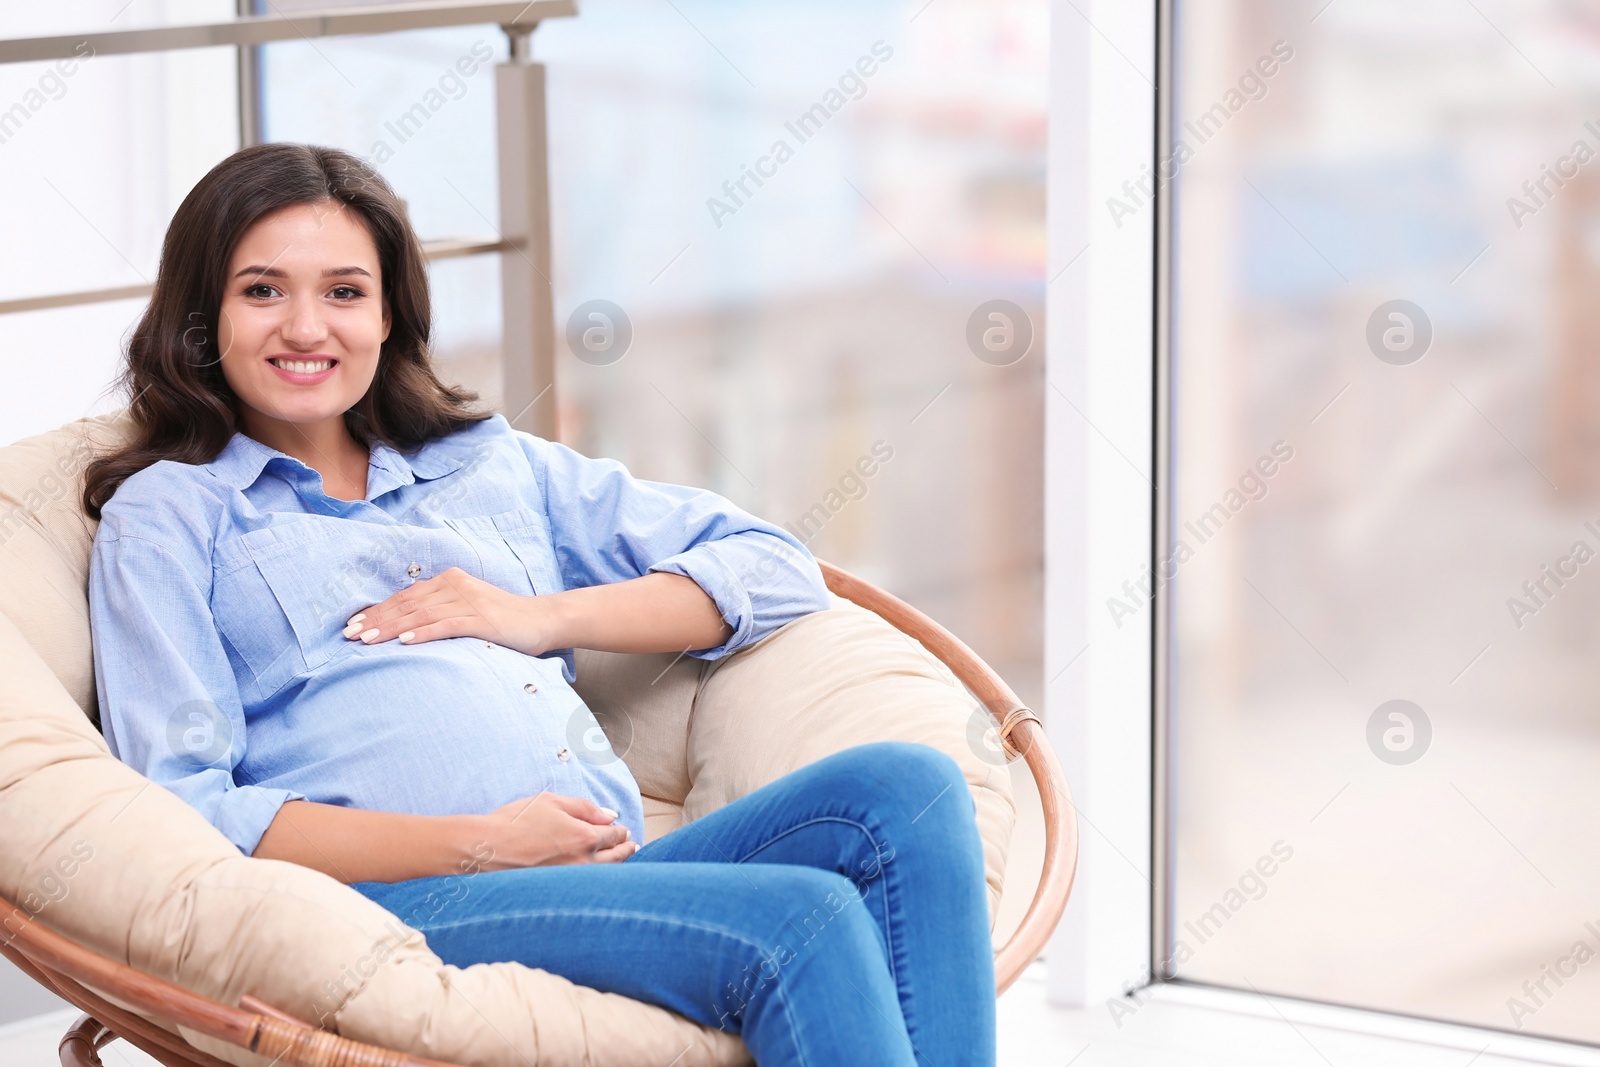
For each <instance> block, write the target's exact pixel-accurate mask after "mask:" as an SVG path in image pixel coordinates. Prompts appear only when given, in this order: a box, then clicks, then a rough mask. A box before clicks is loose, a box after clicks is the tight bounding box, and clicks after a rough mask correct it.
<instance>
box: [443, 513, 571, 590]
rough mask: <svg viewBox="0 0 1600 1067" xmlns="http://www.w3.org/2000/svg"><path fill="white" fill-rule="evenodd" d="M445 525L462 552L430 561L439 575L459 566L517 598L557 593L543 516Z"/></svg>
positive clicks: (509, 516)
mask: <svg viewBox="0 0 1600 1067" xmlns="http://www.w3.org/2000/svg"><path fill="white" fill-rule="evenodd" d="M444 521H445V523H446V525H448V526H449V527H450V529H451V530H452V531H454V532H455V534H456V535H457V537H458V538H459V539H460V549H461V551H460V552H459V553H457V552H453V551H452V550H451V547H450V546H444V547H442V548H441V550H440V551H439V552H438V553H437V554H436V557H435V560H434V562H435V565H436V566H437V568H438V570H439V571H442V570H444V569H445V568H447V567H450V566H458V567H460V568H461V569H462V570H464V571H467V572H468V573H469V574H474V575H476V576H477V577H479V578H482V579H483V580H484V581H486V582H488V583H489V584H490V585H493V586H496V587H498V588H500V589H504V590H506V591H507V592H508V593H515V594H517V595H518V596H542V595H544V594H545V593H559V592H561V589H562V586H561V581H560V578H559V576H558V574H557V571H556V565H555V553H554V551H553V550H552V549H551V545H550V527H549V524H548V523H547V522H546V521H545V517H544V513H543V512H541V511H539V510H538V509H536V508H516V509H515V510H512V511H505V512H500V513H499V514H495V515H480V516H473V517H470V518H451V519H446V520H444ZM434 573H437V571H435V572H434Z"/></svg>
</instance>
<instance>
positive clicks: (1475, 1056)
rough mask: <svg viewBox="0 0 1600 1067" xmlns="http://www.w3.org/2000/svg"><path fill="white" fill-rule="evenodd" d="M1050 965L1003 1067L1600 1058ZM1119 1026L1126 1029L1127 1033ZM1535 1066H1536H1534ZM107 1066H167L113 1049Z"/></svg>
mask: <svg viewBox="0 0 1600 1067" xmlns="http://www.w3.org/2000/svg"><path fill="white" fill-rule="evenodd" d="M1044 990H1045V983H1044V972H1043V969H1042V966H1040V965H1035V967H1034V968H1032V969H1030V970H1029V972H1028V973H1027V974H1025V975H1023V977H1022V978H1021V979H1020V980H1019V981H1018V982H1017V984H1016V985H1014V986H1013V987H1012V988H1011V989H1009V990H1007V991H1006V994H1005V996H1003V997H1001V998H1000V1006H999V1032H1000V1042H999V1052H1000V1055H999V1067H1358V1065H1359V1067H1520V1065H1524V1064H1529V1063H1549V1064H1563V1065H1571V1067H1594V1065H1600V1049H1596V1050H1578V1049H1572V1050H1570V1052H1567V1053H1566V1054H1561V1053H1562V1052H1563V1051H1565V1050H1564V1049H1562V1048H1560V1047H1556V1048H1554V1050H1553V1052H1552V1054H1550V1055H1545V1056H1540V1055H1537V1054H1534V1053H1528V1052H1526V1051H1523V1052H1520V1053H1518V1052H1517V1051H1516V1050H1508V1049H1505V1048H1502V1046H1503V1045H1509V1044H1514V1043H1515V1041H1516V1039H1514V1038H1506V1039H1500V1038H1496V1037H1493V1036H1490V1037H1485V1038H1484V1039H1483V1043H1482V1044H1476V1043H1475V1042H1472V1041H1471V1038H1470V1037H1469V1039H1468V1043H1471V1044H1473V1047H1465V1048H1442V1047H1437V1046H1433V1045H1424V1044H1419V1043H1417V1042H1415V1041H1409V1040H1400V1039H1396V1038H1393V1037H1379V1036H1374V1035H1370V1034H1359V1033H1353V1032H1351V1031H1349V1030H1345V1029H1338V1028H1335V1027H1333V1026H1319V1025H1313V1024H1308V1023H1305V1022H1299V1023H1291V1022H1289V1021H1288V1020H1287V1019H1285V1018H1283V1017H1282V1016H1279V1015H1263V1016H1257V1015H1250V1014H1241V1013H1237V1012H1234V1011H1225V1010H1219V1009H1218V1008H1217V1007H1215V1006H1209V1005H1199V1004H1192V1003H1180V1002H1178V1001H1177V999H1175V998H1174V999H1169V998H1168V997H1167V996H1165V995H1164V993H1163V992H1159V991H1158V992H1157V993H1155V994H1154V995H1152V996H1150V997H1149V998H1148V999H1146V1000H1145V1001H1144V1002H1143V1003H1142V1004H1137V1005H1136V1011H1135V1013H1134V1014H1132V1015H1123V1016H1120V1017H1119V1018H1118V1019H1113V1018H1112V1016H1111V1013H1110V1012H1108V1011H1107V1010H1106V1009H1105V1007H1103V1006H1097V1007H1094V1008H1087V1009H1069V1008H1060V1007H1052V1006H1050V1005H1047V1004H1046V1003H1045V994H1044ZM76 1014H77V1013H76V1012H75V1011H65V1012H55V1013H52V1014H50V1015H45V1016H40V1017H38V1018H36V1019H34V1020H31V1021H26V1022H22V1023H14V1024H12V1025H10V1026H6V1027H0V1064H4V1065H5V1067H59V1063H60V1061H59V1060H58V1059H57V1058H56V1043H57V1042H58V1041H59V1040H60V1039H61V1034H62V1033H63V1032H64V1031H65V1030H66V1028H67V1026H68V1025H69V1023H70V1022H71V1021H72V1019H74V1018H75V1017H76ZM1118 1022H1120V1023H1121V1025H1120V1026H1118V1025H1117V1024H1118ZM1530 1057H1531V1058H1530ZM101 1058H102V1059H103V1061H104V1062H105V1065H106V1067H158V1065H157V1064H156V1063H155V1061H154V1060H152V1059H150V1058H149V1057H147V1056H145V1055H144V1054H142V1053H140V1052H137V1051H133V1050H130V1049H129V1047H128V1046H127V1045H125V1044H123V1043H121V1042H114V1043H113V1044H111V1045H109V1046H107V1047H106V1048H105V1049H103V1050H102V1052H101Z"/></svg>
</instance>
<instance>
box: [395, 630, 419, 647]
mask: <svg viewBox="0 0 1600 1067" xmlns="http://www.w3.org/2000/svg"><path fill="white" fill-rule="evenodd" d="M415 636H417V633H416V631H415V630H407V631H406V632H405V633H403V634H401V635H400V637H399V641H400V643H401V644H402V645H403V644H405V643H406V642H407V641H410V640H411V639H412V638H413V637H415Z"/></svg>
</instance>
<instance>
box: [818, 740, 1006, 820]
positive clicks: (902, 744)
mask: <svg viewBox="0 0 1600 1067" xmlns="http://www.w3.org/2000/svg"><path fill="white" fill-rule="evenodd" d="M836 756H837V757H840V759H839V765H838V773H839V774H841V775H842V776H844V777H846V778H848V779H850V780H852V781H856V782H877V783H881V785H882V786H883V787H884V788H887V789H889V790H892V791H894V792H896V793H898V794H900V795H901V796H902V797H903V798H904V799H905V801H906V803H908V804H910V805H911V816H912V818H917V817H918V816H920V815H921V814H923V813H924V812H927V813H930V814H931V805H932V803H933V802H934V801H935V799H939V800H941V801H942V800H946V799H954V801H955V802H956V803H957V804H958V805H961V806H962V807H963V810H964V812H965V814H966V815H968V816H971V815H972V814H973V812H974V810H975V809H974V807H973V803H972V793H971V791H970V790H969V789H968V788H967V779H966V774H965V773H964V772H963V771H962V770H961V765H960V764H959V763H957V762H956V761H955V759H954V758H952V757H951V756H950V755H949V754H948V753H946V752H943V751H941V750H939V749H937V748H935V747H933V746H932V745H928V744H924V743H922V742H920V741H872V742H868V743H867V744H864V745H857V746H855V747H854V748H849V749H845V750H844V751H843V752H840V753H837V754H836Z"/></svg>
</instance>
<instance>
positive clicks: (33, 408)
mask: <svg viewBox="0 0 1600 1067" xmlns="http://www.w3.org/2000/svg"><path fill="white" fill-rule="evenodd" d="M71 7H72V10H71V11H67V10H66V9H65V8H64V7H62V6H61V5H46V4H30V3H21V2H7V0H0V26H3V30H0V32H3V33H4V34H5V35H6V36H8V37H28V36H39V35H46V34H54V33H63V32H67V31H69V30H72V29H84V28H97V29H106V28H112V29H121V28H132V27H133V26H134V25H148V24H152V23H160V22H162V21H167V16H168V15H170V16H171V20H173V21H177V20H180V16H181V19H182V20H189V19H199V18H225V17H228V15H229V12H230V11H231V10H232V8H231V4H230V3H223V2H218V0H208V2H206V3H188V4H172V5H168V6H167V8H166V9H163V8H162V7H161V5H156V4H148V3H143V2H142V0H136V2H135V3H134V4H131V5H127V4H123V3H114V4H100V3H84V4H82V5H71ZM124 7H125V8H126V10H120V9H122V8H124ZM58 9H59V10H58ZM119 10H120V14H119ZM163 11H165V12H166V14H162V12H163ZM156 15H161V17H159V18H158V17H155V16H156ZM144 16H149V17H144ZM136 19H137V21H136ZM236 100H237V97H236V74H235V52H234V50H233V49H230V48H205V49H196V50H193V51H184V52H172V53H166V54H155V55H139V56H113V55H104V56H99V55H92V54H86V55H84V56H83V57H81V58H78V59H72V60H62V61H52V62H45V63H20V64H5V65H0V201H3V202H4V203H5V204H6V205H8V208H7V210H6V211H4V212H0V250H3V251H4V253H5V254H4V255H0V300H16V299H22V298H27V297H36V296H48V295H54V294H60V293H67V292H77V291H82V290H93V289H110V288H120V287H124V286H137V285H140V284H142V283H148V282H151V281H153V280H154V279H155V273H156V266H157V263H158V261H159V258H160V252H161V239H162V236H163V235H164V234H165V232H166V227H167V221H168V220H169V219H170V218H171V217H172V212H173V211H174V210H175V209H176V208H177V206H178V203H179V202H180V201H181V200H182V198H183V197H184V195H185V194H187V193H188V191H189V189H190V188H191V187H192V186H193V185H194V183H195V182H196V181H198V180H199V179H200V177H201V175H203V174H204V173H205V172H206V171H207V170H208V169H210V168H211V167H212V166H213V165H215V164H216V162H217V161H218V160H220V159H222V158H223V157H224V156H226V155H228V154H229V153H230V152H232V151H233V150H234V149H235V148H236V147H237V146H238V119H237V103H236ZM143 303H144V301H143V299H142V298H141V299H136V300H121V301H116V302H111V303H104V304H90V305H82V306H77V307H66V308H57V309H52V310H47V311H32V312H26V313H20V314H8V315H0V371H3V372H4V374H5V375H6V382H7V387H6V388H5V389H3V390H0V443H4V442H9V441H12V440H14V439H16V438H18V437H21V436H24V435H26V434H32V433H38V432H41V431H44V430H47V429H51V428H53V427H55V426H59V425H60V424H61V423H63V422H66V421H68V420H71V419H75V418H78V417H79V416H81V415H84V414H88V413H91V412H98V411H102V410H108V409H110V408H115V407H118V406H120V400H119V399H118V398H117V397H116V396H115V395H114V394H112V393H109V392H107V391H106V390H107V388H108V387H109V386H110V384H111V381H112V378H113V377H114V376H115V374H116V372H117V370H118V367H119V364H120V359H121V350H122V345H123V341H124V339H125V338H126V336H127V333H128V331H129V330H130V329H131V327H132V326H133V324H134V323H135V322H136V321H137V319H138V316H139V314H140V312H141V310H142V308H143Z"/></svg>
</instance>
